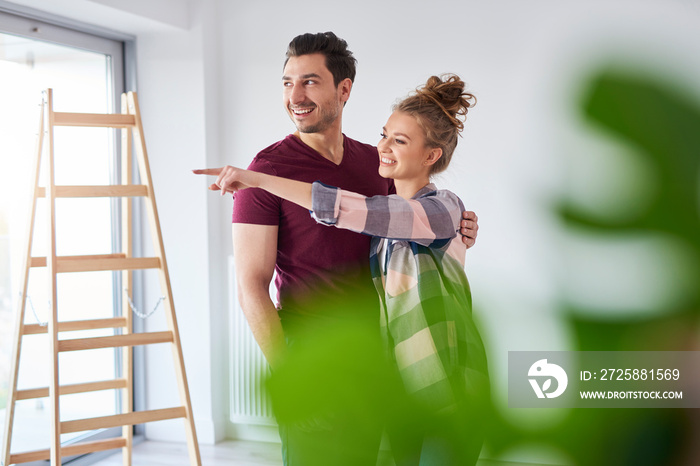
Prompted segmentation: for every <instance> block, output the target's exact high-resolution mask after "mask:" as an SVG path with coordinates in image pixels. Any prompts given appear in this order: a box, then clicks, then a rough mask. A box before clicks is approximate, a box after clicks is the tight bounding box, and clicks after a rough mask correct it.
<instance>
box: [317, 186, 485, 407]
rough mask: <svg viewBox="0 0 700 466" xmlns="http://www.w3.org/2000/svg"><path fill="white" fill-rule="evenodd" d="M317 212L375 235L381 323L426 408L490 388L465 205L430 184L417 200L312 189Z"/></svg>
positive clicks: (321, 218)
mask: <svg viewBox="0 0 700 466" xmlns="http://www.w3.org/2000/svg"><path fill="white" fill-rule="evenodd" d="M312 207H313V210H312V212H311V215H312V217H314V218H315V219H316V221H318V222H319V223H324V224H327V225H334V226H336V227H338V228H345V229H349V230H352V231H356V232H358V233H363V234H367V235H371V236H373V237H374V238H373V239H372V245H371V251H370V262H371V266H372V277H373V280H374V284H375V286H376V288H377V291H378V292H379V296H380V300H381V305H382V306H381V307H382V309H381V329H382V334H383V336H384V338H385V341H386V343H387V345H388V348H389V349H390V351H389V352H390V354H391V355H392V357H393V359H394V361H395V363H396V365H397V367H398V370H399V373H400V375H401V379H402V381H403V383H404V386H405V387H406V390H407V392H408V393H409V394H411V395H412V396H413V397H414V399H415V400H417V401H418V402H419V403H421V404H422V405H424V406H425V407H427V408H429V409H431V410H434V411H439V410H443V409H449V408H450V407H452V406H453V405H454V404H455V403H456V402H457V401H458V400H459V399H461V397H463V396H469V397H473V396H479V395H480V394H484V390H485V389H486V388H487V387H488V375H487V374H488V371H487V366H486V355H485V351H484V347H483V343H482V341H481V337H480V336H479V333H478V331H477V329H476V326H475V325H474V322H473V320H472V315H471V292H470V289H469V283H468V282H467V277H466V275H465V273H464V259H465V253H466V247H465V246H464V244H463V243H462V240H461V236H460V235H459V234H458V232H459V223H460V220H461V218H462V211H463V210H464V206H463V205H462V201H461V200H460V199H459V198H458V197H457V196H456V195H455V194H454V193H452V192H450V191H446V190H437V189H436V187H435V185H433V184H428V185H426V186H425V187H423V188H422V189H421V190H420V191H418V192H417V193H416V194H415V196H413V198H412V199H410V200H406V199H404V198H402V197H400V196H398V195H390V196H374V197H365V196H362V195H360V194H356V193H352V192H348V191H344V190H341V189H339V188H335V187H331V186H326V185H324V184H322V183H320V182H316V183H314V184H313V188H312Z"/></svg>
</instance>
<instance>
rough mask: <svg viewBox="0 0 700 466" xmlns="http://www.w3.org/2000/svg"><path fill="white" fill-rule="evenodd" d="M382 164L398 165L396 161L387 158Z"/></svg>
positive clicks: (383, 159) (383, 158)
mask: <svg viewBox="0 0 700 466" xmlns="http://www.w3.org/2000/svg"><path fill="white" fill-rule="evenodd" d="M382 162H384V163H388V164H392V163H396V160H391V159H387V158H385V157H382Z"/></svg>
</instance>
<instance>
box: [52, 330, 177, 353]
mask: <svg viewBox="0 0 700 466" xmlns="http://www.w3.org/2000/svg"><path fill="white" fill-rule="evenodd" d="M172 342H173V332H170V331H167V332H149V333H129V334H128V335H114V336H110V337H94V338H76V339H73V340H59V341H58V351H81V350H89V349H99V348H116V347H121V346H138V345H151V344H154V343H172Z"/></svg>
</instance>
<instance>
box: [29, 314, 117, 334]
mask: <svg viewBox="0 0 700 466" xmlns="http://www.w3.org/2000/svg"><path fill="white" fill-rule="evenodd" d="M118 327H126V317H110V318H109V319H93V320H71V321H66V322H59V323H58V331H59V332H73V331H76V330H95V329H99V328H118ZM47 332H48V326H46V325H39V324H25V325H23V326H22V335H36V334H39V333H47Z"/></svg>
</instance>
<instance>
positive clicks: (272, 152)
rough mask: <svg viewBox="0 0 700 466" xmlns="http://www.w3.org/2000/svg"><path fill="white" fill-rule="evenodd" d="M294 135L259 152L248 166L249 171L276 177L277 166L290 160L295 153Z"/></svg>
mask: <svg viewBox="0 0 700 466" xmlns="http://www.w3.org/2000/svg"><path fill="white" fill-rule="evenodd" d="M292 137H293V136H292V135H289V136H287V137H285V138H284V139H282V140H280V141H277V142H275V143H272V144H270V145H269V146H267V147H266V148H264V149H263V150H261V151H260V152H258V153H257V154H256V155H255V157H253V160H252V161H251V162H250V165H249V166H248V170H253V171H258V172H264V173H270V174H273V175H276V174H277V173H276V170H275V166H276V165H278V164H279V163H280V162H282V161H284V160H285V159H287V158H289V157H290V156H291V155H292V153H293V152H294V150H295V149H294V144H293V141H292V140H291V139H290V138H292Z"/></svg>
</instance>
